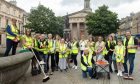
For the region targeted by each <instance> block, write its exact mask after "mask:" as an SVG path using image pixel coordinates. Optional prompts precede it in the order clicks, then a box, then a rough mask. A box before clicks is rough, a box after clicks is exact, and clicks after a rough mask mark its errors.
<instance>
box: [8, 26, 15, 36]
mask: <svg viewBox="0 0 140 84" xmlns="http://www.w3.org/2000/svg"><path fill="white" fill-rule="evenodd" d="M6 32H7V33H8V34H10V35H12V36H15V37H16V36H17V35H16V34H14V33H13V32H12V30H11V27H10V25H8V26H7V27H6Z"/></svg>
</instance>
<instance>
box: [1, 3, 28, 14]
mask: <svg viewBox="0 0 140 84" xmlns="http://www.w3.org/2000/svg"><path fill="white" fill-rule="evenodd" d="M1 1H3V2H5V3H7V4H9V5H11V6H14V7H15V8H17V9H19V10H21V11H24V12H26V11H25V10H24V9H22V8H20V7H18V6H16V5H13V4H11V3H10V2H8V1H6V0H1Z"/></svg>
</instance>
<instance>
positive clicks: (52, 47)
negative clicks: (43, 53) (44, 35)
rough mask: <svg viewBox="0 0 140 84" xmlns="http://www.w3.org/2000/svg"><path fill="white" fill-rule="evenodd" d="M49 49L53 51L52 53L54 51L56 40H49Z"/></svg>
mask: <svg viewBox="0 0 140 84" xmlns="http://www.w3.org/2000/svg"><path fill="white" fill-rule="evenodd" d="M48 50H49V51H51V53H54V41H53V40H48Z"/></svg>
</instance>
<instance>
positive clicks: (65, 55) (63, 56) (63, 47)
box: [59, 44, 68, 59]
mask: <svg viewBox="0 0 140 84" xmlns="http://www.w3.org/2000/svg"><path fill="white" fill-rule="evenodd" d="M62 52H65V54H62ZM67 56H68V55H67V45H66V44H60V46H59V58H60V59H61V58H67Z"/></svg>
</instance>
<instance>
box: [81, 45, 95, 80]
mask: <svg viewBox="0 0 140 84" xmlns="http://www.w3.org/2000/svg"><path fill="white" fill-rule="evenodd" d="M94 64H95V61H94V59H93V56H92V54H90V53H89V49H88V48H85V49H84V54H83V55H82V57H81V69H82V74H83V78H87V72H88V73H89V76H90V78H93V65H94Z"/></svg>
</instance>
